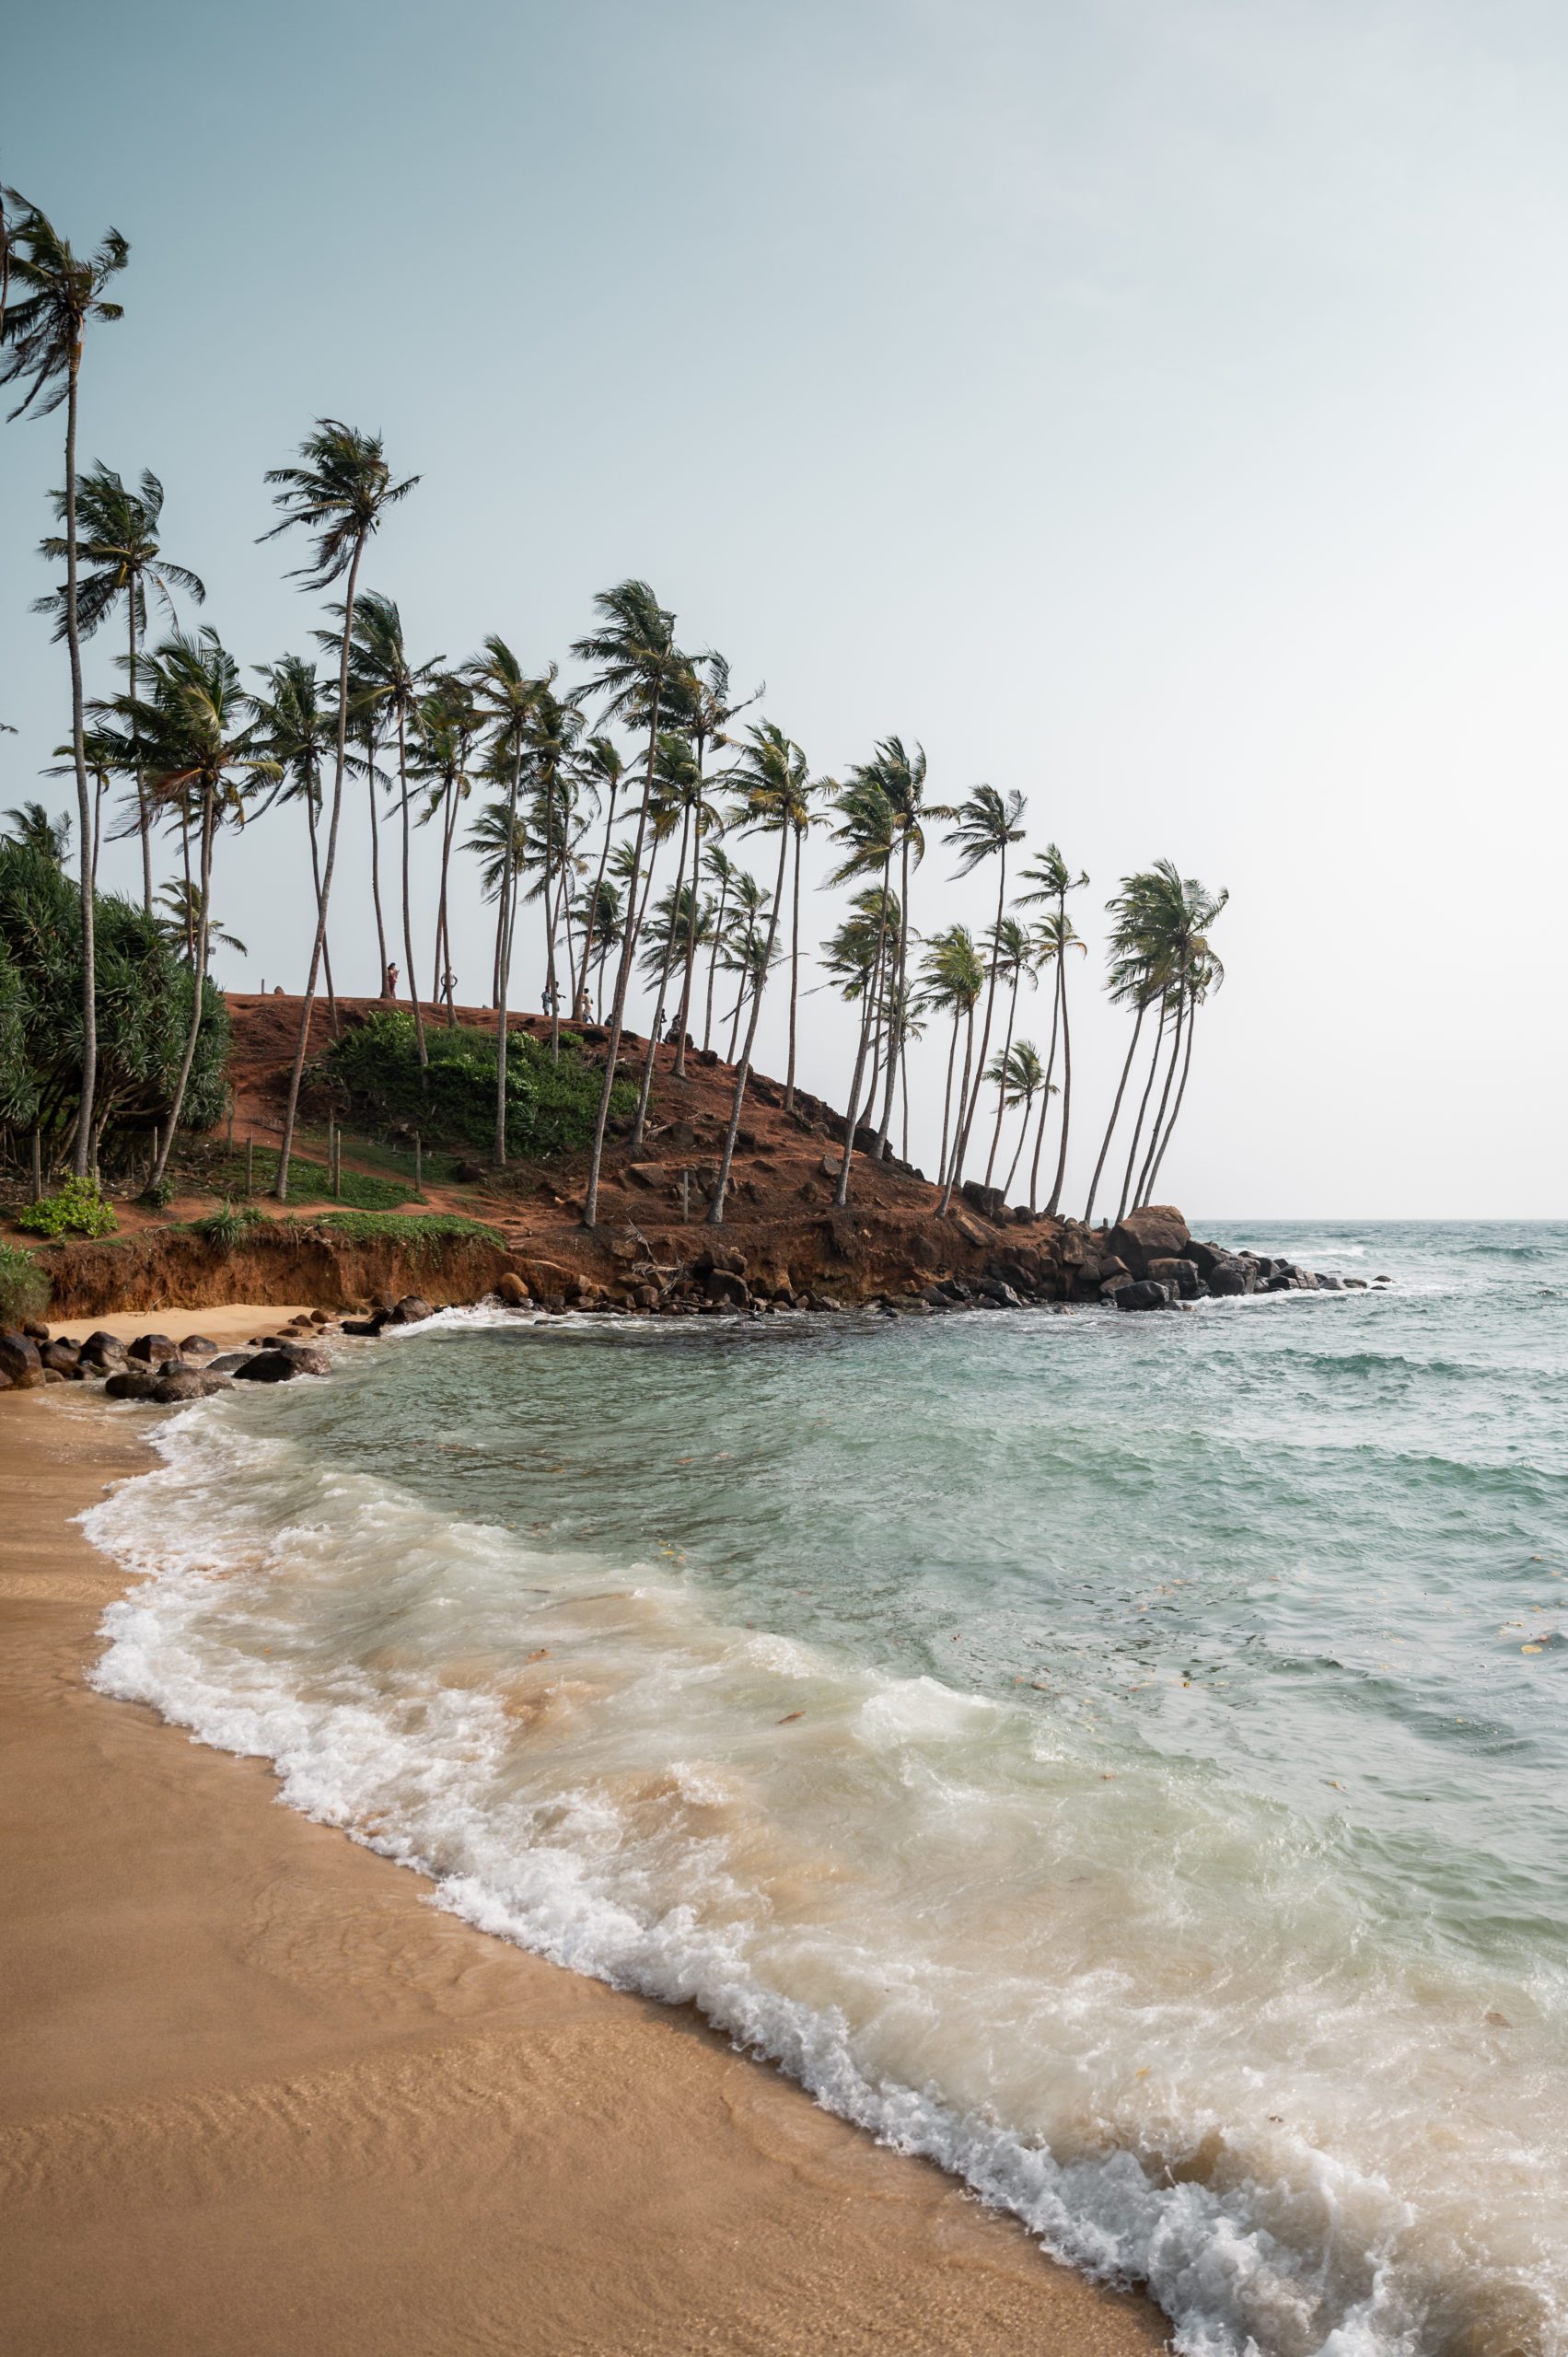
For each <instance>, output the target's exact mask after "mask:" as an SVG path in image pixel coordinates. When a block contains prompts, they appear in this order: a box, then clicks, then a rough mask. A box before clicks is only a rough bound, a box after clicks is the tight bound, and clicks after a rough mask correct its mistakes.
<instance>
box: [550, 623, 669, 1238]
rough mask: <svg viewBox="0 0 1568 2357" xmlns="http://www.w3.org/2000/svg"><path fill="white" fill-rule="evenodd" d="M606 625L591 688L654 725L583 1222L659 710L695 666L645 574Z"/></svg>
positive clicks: (622, 713)
mask: <svg viewBox="0 0 1568 2357" xmlns="http://www.w3.org/2000/svg"><path fill="white" fill-rule="evenodd" d="M594 604H595V606H596V607H597V609H598V617H599V627H598V629H597V630H594V631H590V632H589V633H588V634H587V637H585V638H580V639H578V640H576V641H575V644H574V645H573V648H572V653H573V655H574V656H575V658H576V660H577V661H578V662H579V663H590V664H592V665H593V666H594V677H593V679H591V680H590V681H589V683H588V686H587V689H586V690H585V693H587V694H589V695H602V696H603V697H604V698H605V706H604V713H603V717H604V718H605V719H606V720H614V719H628V718H635V719H638V720H641V721H645V723H646V726H647V731H648V745H647V755H646V769H645V776H644V781H643V799H642V805H641V807H640V808H639V810H638V813H637V834H636V841H635V843H634V845H633V853H632V888H631V889H630V891H629V892H628V894H627V902H626V924H625V930H624V934H623V935H622V939H621V958H620V962H619V964H618V966H617V968H616V973H615V995H614V999H613V1001H612V1003H611V1005H610V1038H609V1040H608V1041H607V1043H606V1047H605V1058H604V1082H603V1086H601V1088H600V1090H599V1099H598V1115H597V1116H596V1118H595V1121H594V1140H593V1151H592V1154H591V1156H590V1158H589V1163H588V1187H587V1200H586V1202H584V1205H583V1225H584V1226H585V1227H590V1228H591V1227H595V1226H597V1225H598V1185H599V1171H600V1168H601V1167H602V1164H603V1161H604V1133H605V1129H606V1127H607V1125H608V1123H609V1120H610V1092H611V1091H612V1089H613V1088H614V1086H615V1068H616V1063H617V1062H618V1060H619V1057H620V1053H621V1028H622V1026H623V1024H624V1022H625V1016H626V988H627V984H628V983H629V981H631V977H632V960H633V955H634V954H635V950H636V923H635V918H636V884H637V879H638V877H639V876H640V874H641V871H642V862H643V844H644V842H645V839H646V831H647V826H648V821H649V819H650V817H651V816H652V808H653V802H654V763H655V761H656V757H657V752H658V734H659V714H660V711H661V708H662V706H663V702H664V696H665V691H666V690H667V689H668V686H669V684H670V682H671V680H672V679H674V678H675V676H676V674H677V673H678V672H679V671H681V670H683V669H686V668H689V666H688V664H687V658H686V657H685V656H683V655H682V654H681V652H680V649H679V647H678V646H677V645H676V644H675V616H674V614H673V613H671V612H670V611H669V610H668V608H667V607H664V606H661V605H660V604H659V602H658V599H657V598H656V597H655V596H654V593H653V591H652V590H651V589H650V588H649V586H648V585H647V583H646V582H645V581H622V582H620V583H618V584H617V586H616V587H615V588H613V589H601V590H600V591H599V593H598V597H597V598H595V599H594Z"/></svg>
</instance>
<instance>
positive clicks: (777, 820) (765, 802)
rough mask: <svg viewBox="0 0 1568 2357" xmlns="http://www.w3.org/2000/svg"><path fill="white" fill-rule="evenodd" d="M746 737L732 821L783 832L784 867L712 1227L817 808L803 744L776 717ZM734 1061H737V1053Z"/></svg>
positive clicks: (754, 987)
mask: <svg viewBox="0 0 1568 2357" xmlns="http://www.w3.org/2000/svg"><path fill="white" fill-rule="evenodd" d="M746 735H747V738H748V742H747V746H746V749H745V750H744V751H743V752H742V754H741V756H740V759H739V761H738V762H737V763H736V765H735V767H734V769H733V770H731V772H730V773H729V779H730V784H732V785H733V786H735V787H737V788H738V793H739V797H740V800H739V807H738V810H737V812H736V814H735V818H734V820H733V821H732V823H733V824H734V825H736V826H738V827H739V828H740V829H741V830H743V831H745V832H748V833H749V832H751V831H753V830H755V831H756V832H758V833H760V834H773V835H777V837H778V839H779V865H778V872H777V874H776V876H775V877H774V878H773V889H772V911H771V913H770V916H769V919H768V937H767V944H766V946H765V947H764V949H763V951H762V954H761V959H760V960H759V961H758V963H757V966H756V969H755V971H754V973H753V976H752V983H751V1013H750V1016H749V1019H748V1022H747V1026H746V1045H745V1047H744V1049H743V1050H742V1051H741V1056H740V1062H739V1063H738V1064H737V1065H736V1072H735V1095H734V1097H733V1098H732V1100H731V1103H730V1109H729V1126H728V1128H727V1129H726V1132H725V1140H724V1151H723V1153H722V1154H721V1155H720V1156H719V1175H718V1179H717V1181H716V1183H715V1185H714V1196H713V1201H712V1202H711V1203H710V1204H709V1205H708V1225H709V1226H710V1227H722V1226H723V1225H724V1203H725V1196H726V1192H727V1190H728V1188H729V1167H730V1164H731V1163H732V1162H733V1161H734V1159H735V1141H736V1136H737V1133H738V1131H739V1128H740V1109H741V1107H742V1106H743V1105H744V1103H745V1101H746V1079H747V1074H749V1072H750V1069H751V1051H752V1050H753V1048H754V1047H755V1046H756V1044H757V1020H758V1017H759V1016H761V1012H762V991H763V986H764V985H765V983H766V981H767V979H768V971H769V969H770V968H771V967H772V962H773V948H774V945H775V943H776V942H777V940H778V934H779V911H780V909H781V908H782V907H783V905H784V868H785V865H786V864H787V862H788V859H789V850H790V844H791V843H792V842H794V841H795V840H796V830H797V829H798V828H799V827H800V825H801V823H802V819H803V817H804V818H806V819H809V816H810V807H811V805H810V795H811V786H810V784H809V783H808V779H807V761H806V756H805V754H804V753H803V752H802V751H801V749H800V748H799V746H798V745H796V743H795V742H794V741H793V739H791V738H790V737H786V736H785V735H784V730H783V729H782V728H780V727H779V726H777V725H776V724H775V723H774V722H773V721H771V720H764V721H761V722H759V724H758V725H757V726H755V727H753V728H749V729H748V730H747V732H746ZM731 1060H732V1062H733V1051H732V1055H731Z"/></svg>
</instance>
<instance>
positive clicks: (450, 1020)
mask: <svg viewBox="0 0 1568 2357" xmlns="http://www.w3.org/2000/svg"><path fill="white" fill-rule="evenodd" d="M457 833H458V782H457V780H456V778H453V779H452V780H451V782H450V784H448V785H447V809H446V814H445V817H444V819H443V821H442V828H441V898H440V902H439V913H438V915H437V918H436V930H437V932H438V933H439V935H440V936H441V974H440V981H439V986H438V992H437V995H438V997H439V998H444V999H445V1000H446V1002H447V1030H448V1031H455V1030H456V1029H457V1028H458V1010H457V1008H456V1007H455V1006H454V1005H453V1004H452V988H453V984H452V925H451V916H450V908H451V901H450V896H449V888H450V884H451V878H452V845H453V843H454V842H456V840H457Z"/></svg>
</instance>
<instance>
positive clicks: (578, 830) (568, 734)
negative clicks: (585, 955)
mask: <svg viewBox="0 0 1568 2357" xmlns="http://www.w3.org/2000/svg"><path fill="white" fill-rule="evenodd" d="M554 678H555V667H554V665H553V664H552V666H551V669H550V679H545V680H541V681H540V688H539V692H538V693H537V695H536V696H535V698H534V701H533V708H532V711H531V713H530V715H529V720H528V778H529V783H530V785H531V788H532V801H533V809H532V814H531V816H532V825H531V828H530V830H529V831H530V836H531V839H532V844H533V850H532V853H531V857H532V860H533V864H534V865H536V866H537V867H538V870H539V876H540V883H539V887H538V888H537V890H536V891H535V892H533V893H531V894H530V895H529V897H530V899H537V900H540V901H541V902H542V903H543V910H544V991H545V999H546V1003H547V1004H548V1007H549V1012H550V1059H551V1062H552V1063H559V1062H560V1060H561V967H560V958H559V952H558V948H557V944H558V941H559V940H560V936H561V933H562V929H563V926H564V929H565V950H566V973H567V979H568V981H571V978H572V976H573V975H574V974H575V957H574V953H573V948H572V914H571V905H572V881H573V878H574V877H575V875H576V873H577V870H578V865H579V861H578V844H579V842H580V841H581V838H582V836H583V834H584V832H585V831H586V826H587V821H586V820H585V819H580V818H579V817H578V815H577V804H578V800H579V798H580V796H581V795H582V794H583V792H584V791H585V789H586V790H587V791H588V792H589V793H591V792H592V791H593V786H592V778H591V775H586V774H585V772H582V771H581V770H580V769H579V768H578V766H577V760H576V753H577V747H578V744H579V742H580V741H581V738H582V733H583V713H582V707H581V705H580V704H579V703H578V702H577V701H576V698H575V696H573V695H566V696H558V695H557V694H556V693H555V691H554V689H553V687H552V681H553V679H554Z"/></svg>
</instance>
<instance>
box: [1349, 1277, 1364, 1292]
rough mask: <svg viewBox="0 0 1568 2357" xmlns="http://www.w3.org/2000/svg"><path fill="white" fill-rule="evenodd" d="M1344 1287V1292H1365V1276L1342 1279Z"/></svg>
mask: <svg viewBox="0 0 1568 2357" xmlns="http://www.w3.org/2000/svg"><path fill="white" fill-rule="evenodd" d="M1344 1287H1345V1291H1346V1293H1365V1291H1366V1279H1365V1277H1347V1278H1346V1279H1345V1281H1344Z"/></svg>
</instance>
